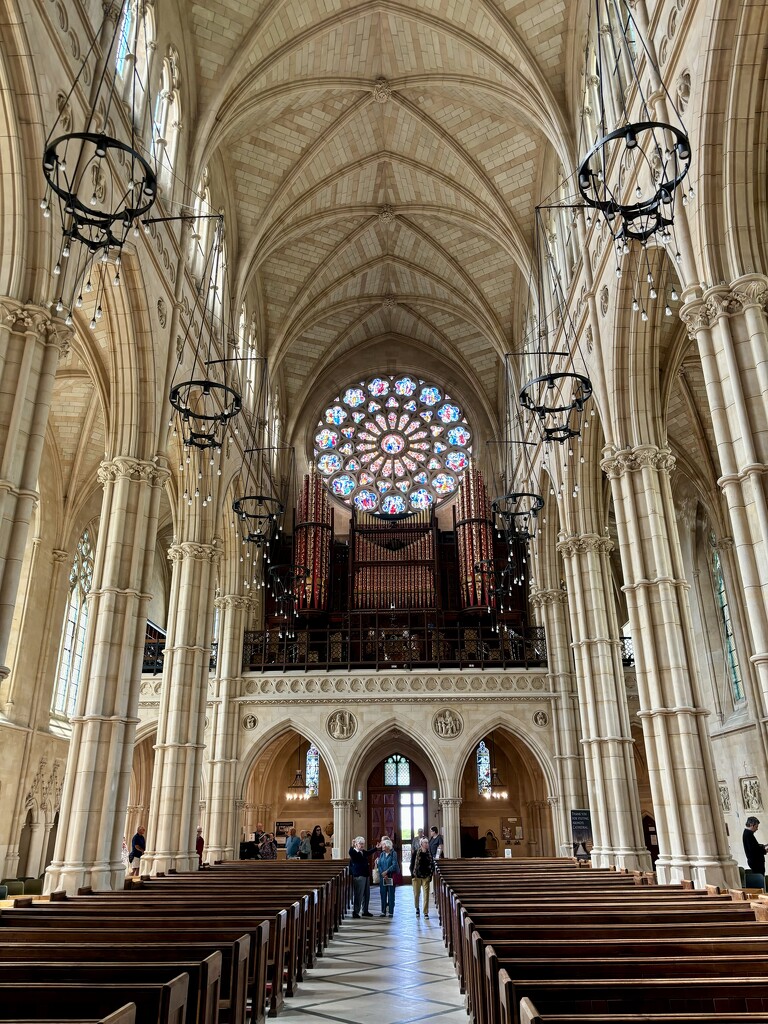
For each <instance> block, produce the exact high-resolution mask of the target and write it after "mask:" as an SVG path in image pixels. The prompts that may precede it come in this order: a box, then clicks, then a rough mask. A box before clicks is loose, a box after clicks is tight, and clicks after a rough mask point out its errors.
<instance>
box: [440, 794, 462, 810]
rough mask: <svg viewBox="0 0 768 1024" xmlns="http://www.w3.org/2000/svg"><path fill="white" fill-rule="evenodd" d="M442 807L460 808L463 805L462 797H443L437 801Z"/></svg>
mask: <svg viewBox="0 0 768 1024" xmlns="http://www.w3.org/2000/svg"><path fill="white" fill-rule="evenodd" d="M437 802H438V803H439V804H440V806H441V807H459V806H460V805H461V797H460V796H441V797H440V798H439V800H438V801H437Z"/></svg>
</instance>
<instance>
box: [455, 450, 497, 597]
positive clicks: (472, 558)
mask: <svg viewBox="0 0 768 1024" xmlns="http://www.w3.org/2000/svg"><path fill="white" fill-rule="evenodd" d="M455 514H456V545H457V547H458V553H459V587H460V591H461V603H462V607H463V608H481V607H486V608H494V607H495V606H496V596H495V594H494V586H493V581H494V573H493V571H490V572H489V571H486V572H478V571H477V570H476V568H475V566H476V565H477V564H478V562H483V563H485V564H486V565H487V566H488V567H489V568H491V567H492V566H493V525H492V522H491V506H490V502H489V501H488V494H487V492H486V490H485V482H484V480H483V477H482V474H481V473H480V470H479V469H476V468H475V467H474V465H470V467H469V469H468V470H467V472H466V473H465V474H464V478H463V480H462V481H461V484H460V485H459V496H458V501H457V512H456V513H455Z"/></svg>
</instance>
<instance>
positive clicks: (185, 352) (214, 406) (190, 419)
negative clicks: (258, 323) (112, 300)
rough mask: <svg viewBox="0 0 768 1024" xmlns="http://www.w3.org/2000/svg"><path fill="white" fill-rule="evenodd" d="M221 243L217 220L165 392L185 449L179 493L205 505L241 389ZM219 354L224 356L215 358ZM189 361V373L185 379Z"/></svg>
mask: <svg viewBox="0 0 768 1024" xmlns="http://www.w3.org/2000/svg"><path fill="white" fill-rule="evenodd" d="M223 245H224V222H223V218H219V223H218V225H217V229H216V233H215V238H214V241H213V245H212V247H211V251H210V254H209V259H208V260H207V261H206V271H207V273H204V274H203V278H202V283H201V286H200V288H199V289H198V292H197V296H196V299H195V305H194V306H193V308H192V310H191V311H190V313H189V317H188V320H187V329H186V332H185V334H184V337H183V339H182V344H181V345H180V346H179V358H178V361H177V363H176V370H175V372H174V376H173V381H172V383H171V389H170V394H169V401H170V404H171V407H172V408H173V410H174V415H173V416H172V417H171V420H170V422H169V424H168V425H169V427H170V428H171V429H172V431H173V436H174V437H176V436H179V437H180V440H181V446H182V451H183V455H182V461H181V464H180V466H179V470H180V472H181V473H182V478H183V482H184V493H183V497H184V500H185V501H186V502H187V504H189V505H191V504H193V502H194V501H196V500H198V499H202V506H203V508H205V507H206V505H208V504H209V503H210V502H211V501H212V500H213V491H214V482H215V479H216V478H217V477H220V476H221V467H222V460H223V458H224V457H225V454H226V452H225V451H224V449H225V448H227V449H228V447H229V445H230V444H231V443H232V441H233V435H234V434H237V426H236V425H234V424H233V421H234V420H235V418H236V417H237V415H238V414H239V413H240V411H241V409H242V398H241V394H240V391H239V389H238V388H237V387H235V386H234V385H235V384H236V382H237V371H236V367H237V362H238V359H237V353H236V343H235V338H234V336H233V335H232V334H231V333H230V331H229V328H228V324H229V313H230V309H229V301H228V298H227V294H226V288H225V284H224V281H225V270H226V268H225V267H224V257H223ZM203 292H204V293H205V294H204V297H203ZM196 318H199V319H198V322H197V323H196ZM188 343H189V344H188ZM220 352H221V353H223V355H222V357H220V358H217V356H218V355H219V353H220ZM190 365H191V370H192V375H191V376H189V377H187V376H186V374H187V373H188V372H189V367H190ZM233 367H234V370H233ZM230 428H231V429H230ZM217 462H218V465H217Z"/></svg>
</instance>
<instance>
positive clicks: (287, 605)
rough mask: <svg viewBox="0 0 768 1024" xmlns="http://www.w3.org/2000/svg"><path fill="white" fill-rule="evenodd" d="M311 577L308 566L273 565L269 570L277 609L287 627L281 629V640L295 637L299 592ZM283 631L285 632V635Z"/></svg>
mask: <svg viewBox="0 0 768 1024" xmlns="http://www.w3.org/2000/svg"><path fill="white" fill-rule="evenodd" d="M310 575H311V574H310V571H309V569H308V567H307V566H306V565H272V566H270V568H269V580H270V587H271V594H272V596H273V597H274V599H275V608H276V610H277V614H278V615H279V616H280V617H281V618H282V619H284V620H285V626H284V627H283V626H281V627H280V631H279V634H278V635H279V636H280V637H281V638H282V637H283V635H285V636H286V637H288V638H289V639H290V638H292V637H293V635H294V633H293V629H294V622H295V619H296V616H297V614H298V613H297V610H296V605H297V602H298V599H299V591H300V589H301V588H302V587H304V586H306V582H307V580H308V579H309V578H310ZM283 630H285V634H284V633H283Z"/></svg>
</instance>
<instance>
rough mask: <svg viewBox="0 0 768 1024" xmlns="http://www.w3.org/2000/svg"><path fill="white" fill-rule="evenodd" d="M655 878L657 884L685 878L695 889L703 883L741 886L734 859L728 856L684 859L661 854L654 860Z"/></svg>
mask: <svg viewBox="0 0 768 1024" xmlns="http://www.w3.org/2000/svg"><path fill="white" fill-rule="evenodd" d="M656 878H657V880H658V883H659V885H678V884H679V883H680V882H682V880H683V879H684V878H687V879H690V880H691V881H692V882H693V884H694V886H695V888H697V889H703V888H704V886H705V885H719V886H720V887H721V888H723V889H740V888H741V881H740V879H739V869H738V867H737V865H736V861H735V860H731V859H730V858H729V857H722V858H720V857H710V858H704V857H691V858H690V859H684V858H672V857H664V856H663V855H662V856H661V857H659V859H658V860H657V861H656Z"/></svg>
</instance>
